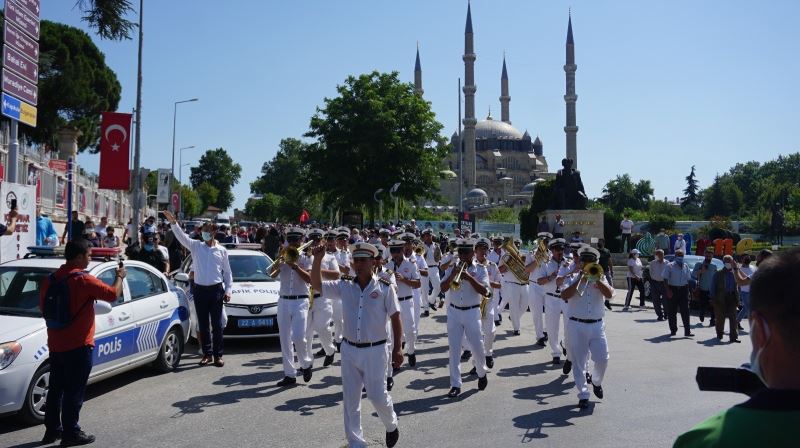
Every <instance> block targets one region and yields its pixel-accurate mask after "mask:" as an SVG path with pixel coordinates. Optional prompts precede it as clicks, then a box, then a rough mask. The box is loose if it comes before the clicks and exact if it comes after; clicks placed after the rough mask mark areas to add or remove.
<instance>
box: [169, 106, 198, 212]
mask: <svg viewBox="0 0 800 448" xmlns="http://www.w3.org/2000/svg"><path fill="white" fill-rule="evenodd" d="M198 100H199V98H192V99H190V100H182V101H175V104H174V107H173V109H172V165H171V166H170V172H169V174H170V176H171V179H170V180H169V186H170V187H172V179H174V178H175V124H176V123H177V121H178V104H183V103H191V102H194V101H198ZM171 190H172V188H170V193H172V191H171ZM170 196H171V195H170ZM169 208H170V209H173V207H172V201H170V207H169ZM172 211H173V212H174V211H175V210H174V209H173V210H172Z"/></svg>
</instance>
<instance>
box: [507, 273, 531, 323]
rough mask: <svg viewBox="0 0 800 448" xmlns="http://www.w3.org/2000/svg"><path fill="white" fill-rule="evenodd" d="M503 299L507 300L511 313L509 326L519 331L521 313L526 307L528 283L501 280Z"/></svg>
mask: <svg viewBox="0 0 800 448" xmlns="http://www.w3.org/2000/svg"><path fill="white" fill-rule="evenodd" d="M503 299H504V300H506V301H507V302H508V308H509V311H510V315H511V326H512V327H513V328H514V330H515V331H519V326H520V320H521V319H522V313H524V312H525V309H526V308H527V307H528V302H529V301H530V299H529V298H528V285H520V284H519V283H515V282H510V281H505V282H503Z"/></svg>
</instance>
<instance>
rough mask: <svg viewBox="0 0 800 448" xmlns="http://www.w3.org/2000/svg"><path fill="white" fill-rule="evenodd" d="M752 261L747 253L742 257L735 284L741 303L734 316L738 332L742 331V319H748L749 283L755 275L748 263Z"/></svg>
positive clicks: (752, 267) (754, 268)
mask: <svg viewBox="0 0 800 448" xmlns="http://www.w3.org/2000/svg"><path fill="white" fill-rule="evenodd" d="M751 261H752V257H751V256H750V254H749V253H746V254H744V255H742V265H741V266H740V267H739V271H738V274H740V275H738V276H737V283H739V285H740V286H739V300H740V301H741V302H742V309H741V310H739V314H738V315H737V316H736V328H737V329H738V330H740V331H741V330H744V328H743V327H742V323H741V322H742V319H743V318H745V317H748V316H749V315H750V281H751V279H752V278H753V274H755V273H756V269H758V268H757V267H755V266H752V265H751V264H750V263H751Z"/></svg>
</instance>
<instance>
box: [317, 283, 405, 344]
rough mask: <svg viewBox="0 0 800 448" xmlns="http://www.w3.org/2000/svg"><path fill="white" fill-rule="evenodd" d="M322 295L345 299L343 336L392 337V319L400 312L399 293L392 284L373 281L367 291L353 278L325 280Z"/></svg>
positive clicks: (364, 338) (370, 339)
mask: <svg viewBox="0 0 800 448" xmlns="http://www.w3.org/2000/svg"><path fill="white" fill-rule="evenodd" d="M322 294H323V295H324V296H325V297H327V298H330V299H334V300H341V301H342V317H343V325H342V336H344V338H345V339H347V340H348V341H351V342H356V343H360V342H378V341H382V340H385V339H388V337H389V334H388V331H387V330H388V325H387V324H388V318H389V317H390V316H392V315H394V314H395V313H398V312H399V311H400V304H399V303H398V301H397V293H395V291H394V288H392V287H391V286H390V285H386V284H384V283H381V282H380V281H378V278H377V277H375V276H373V277H372V280H371V281H370V282H369V284H367V287H366V288H364V289H363V290H362V289H361V287H360V286H359V285H358V283H356V282H354V281H350V280H331V281H324V282H322Z"/></svg>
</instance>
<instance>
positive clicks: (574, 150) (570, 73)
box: [564, 12, 578, 170]
mask: <svg viewBox="0 0 800 448" xmlns="http://www.w3.org/2000/svg"><path fill="white" fill-rule="evenodd" d="M577 69H578V66H577V65H575V42H574V41H573V40H572V13H571V12H570V15H569V22H568V25H567V63H566V64H565V65H564V73H565V74H566V76H567V93H566V95H564V102H565V103H567V125H566V126H564V133H565V134H566V135H567V158H568V159H572V160H573V161H574V163H573V164H572V168H573V169H575V170H577V169H578V141H577V134H578V126H577V124H576V122H575V102H576V101H578V95H576V94H575V70H577Z"/></svg>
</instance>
